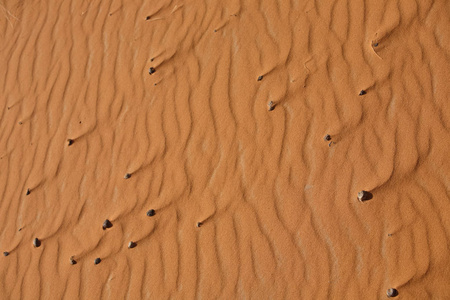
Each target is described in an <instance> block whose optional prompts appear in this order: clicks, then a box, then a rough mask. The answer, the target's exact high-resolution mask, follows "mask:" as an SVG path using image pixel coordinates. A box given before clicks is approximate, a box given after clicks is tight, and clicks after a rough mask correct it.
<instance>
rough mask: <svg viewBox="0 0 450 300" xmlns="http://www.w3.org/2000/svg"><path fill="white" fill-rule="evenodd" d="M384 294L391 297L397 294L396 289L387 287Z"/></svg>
mask: <svg viewBox="0 0 450 300" xmlns="http://www.w3.org/2000/svg"><path fill="white" fill-rule="evenodd" d="M386 295H387V296H388V297H389V298H391V297H397V296H398V291H397V290H396V289H388V290H387V292H386Z"/></svg>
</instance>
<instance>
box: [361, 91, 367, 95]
mask: <svg viewBox="0 0 450 300" xmlns="http://www.w3.org/2000/svg"><path fill="white" fill-rule="evenodd" d="M365 94H367V93H366V91H365V90H361V92H359V95H360V96H363V95H365Z"/></svg>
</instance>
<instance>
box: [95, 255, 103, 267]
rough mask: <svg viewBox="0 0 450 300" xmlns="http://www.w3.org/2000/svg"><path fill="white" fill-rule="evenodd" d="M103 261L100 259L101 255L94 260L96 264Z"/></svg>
mask: <svg viewBox="0 0 450 300" xmlns="http://www.w3.org/2000/svg"><path fill="white" fill-rule="evenodd" d="M101 261H102V260H101V259H100V257H97V258H96V259H95V260H94V264H96V265H98V264H99V263H100V262H101Z"/></svg>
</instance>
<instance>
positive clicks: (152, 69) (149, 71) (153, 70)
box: [148, 67, 156, 75]
mask: <svg viewBox="0 0 450 300" xmlns="http://www.w3.org/2000/svg"><path fill="white" fill-rule="evenodd" d="M155 72H156V70H155V68H153V67H150V69H149V70H148V74H150V75H152V74H153V73H155Z"/></svg>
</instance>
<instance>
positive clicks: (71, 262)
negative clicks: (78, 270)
mask: <svg viewBox="0 0 450 300" xmlns="http://www.w3.org/2000/svg"><path fill="white" fill-rule="evenodd" d="M70 264H71V265H76V264H77V261H76V260H75V259H74V258H73V256H71V257H70Z"/></svg>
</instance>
